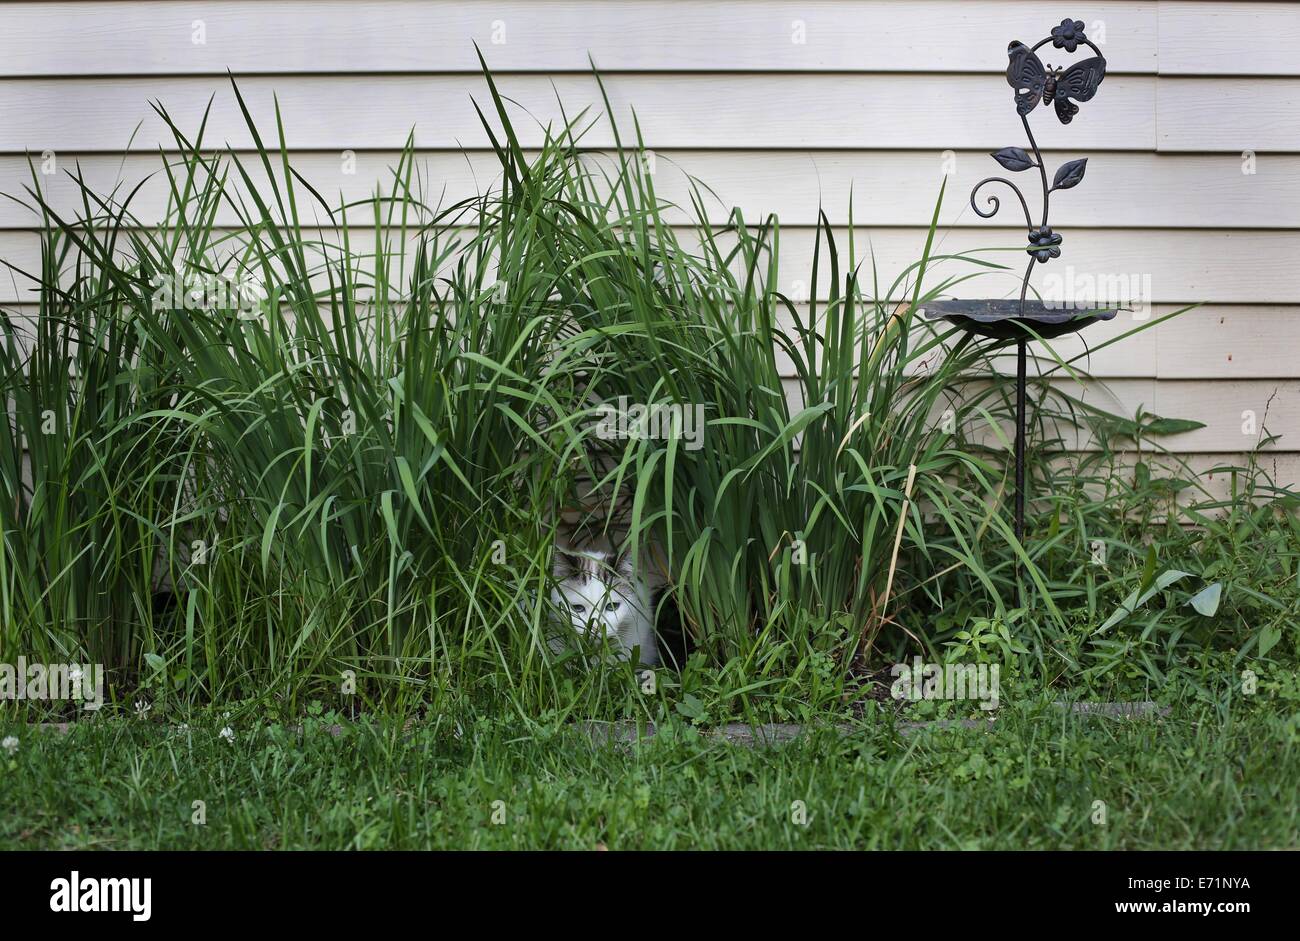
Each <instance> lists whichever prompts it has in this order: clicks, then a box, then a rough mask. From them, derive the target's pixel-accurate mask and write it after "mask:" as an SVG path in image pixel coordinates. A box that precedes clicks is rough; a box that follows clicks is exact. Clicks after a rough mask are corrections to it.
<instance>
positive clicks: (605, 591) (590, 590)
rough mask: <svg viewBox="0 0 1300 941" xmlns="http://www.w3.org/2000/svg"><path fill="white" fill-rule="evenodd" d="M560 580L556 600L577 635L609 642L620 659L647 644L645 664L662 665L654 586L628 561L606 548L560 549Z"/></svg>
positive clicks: (559, 611)
mask: <svg viewBox="0 0 1300 941" xmlns="http://www.w3.org/2000/svg"><path fill="white" fill-rule="evenodd" d="M556 553H557V558H563V560H564V561H563V562H557V564H556V581H555V585H554V587H553V588H552V589H551V604H552V605H553V607H554V609H555V611H556V613H557V615H558V616H559V617H561V618H563V617H565V616H566V615H567V617H568V620H569V626H570V627H571V628H572V629H573V631H574V633H575V634H576V635H577V636H578V637H579V638H581V639H583V640H585V641H587V642H600V643H604V644H606V645H607V646H608V648H609V649H610V652H611V653H613V654H614V655H615V656H616V657H618V658H619V659H620V660H627V659H629V658H630V657H631V656H632V651H633V649H634V648H636V647H640V648H641V657H640V662H641V663H642V664H644V665H646V666H654V665H656V664H658V663H659V648H658V644H657V643H656V641H655V632H654V623H653V621H652V620H651V604H650V588H649V586H648V585H647V583H646V581H645V579H644V578H642V577H641V576H640V575H639V574H638V573H637V572H636V571H635V570H634V568H633V566H632V565H631V564H630V563H629V562H628V560H627V559H626V557H621V556H616V555H614V554H612V553H610V552H606V551H604V550H602V549H561V548H557V549H556Z"/></svg>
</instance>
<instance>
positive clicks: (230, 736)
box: [220, 726, 235, 742]
mask: <svg viewBox="0 0 1300 941" xmlns="http://www.w3.org/2000/svg"><path fill="white" fill-rule="evenodd" d="M220 735H221V737H222V738H224V739H225V740H226V741H227V742H233V741H234V740H235V730H234V729H232V728H231V727H230V726H226V727H225V728H224V729H222V730H221V733H220Z"/></svg>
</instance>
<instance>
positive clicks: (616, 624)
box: [551, 578, 629, 638]
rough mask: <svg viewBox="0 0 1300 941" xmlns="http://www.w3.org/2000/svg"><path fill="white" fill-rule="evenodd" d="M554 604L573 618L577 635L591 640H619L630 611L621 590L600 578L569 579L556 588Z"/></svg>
mask: <svg viewBox="0 0 1300 941" xmlns="http://www.w3.org/2000/svg"><path fill="white" fill-rule="evenodd" d="M551 601H552V602H553V603H554V605H555V607H556V610H558V611H560V612H563V613H565V614H567V615H568V616H569V622H570V623H571V624H572V625H573V629H574V630H575V631H577V632H578V633H579V634H581V635H582V636H584V637H591V638H600V637H608V638H613V637H616V636H618V632H619V628H620V627H621V626H622V624H623V622H624V620H625V619H626V617H627V614H628V611H629V604H628V601H627V599H626V598H624V597H623V595H622V594H621V593H620V592H619V591H618V589H617V588H616V587H614V586H613V585H610V584H609V583H607V582H604V581H602V580H600V579H598V578H588V579H586V580H585V581H584V580H581V579H577V578H570V579H566V580H565V581H563V582H560V583H559V584H558V585H556V586H555V588H554V590H553V591H552V592H551Z"/></svg>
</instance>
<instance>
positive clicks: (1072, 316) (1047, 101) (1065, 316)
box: [923, 19, 1115, 570]
mask: <svg viewBox="0 0 1300 941" xmlns="http://www.w3.org/2000/svg"><path fill="white" fill-rule="evenodd" d="M1048 43H1051V44H1052V46H1053V48H1055V49H1060V50H1063V51H1064V52H1066V53H1073V52H1075V50H1076V49H1078V47H1079V46H1081V45H1083V46H1087V47H1088V48H1089V49H1091V50H1092V51H1093V52H1094V53H1096V55H1095V56H1092V57H1090V58H1086V59H1083V60H1082V61H1080V62H1078V63H1075V64H1073V65H1068V66H1064V67H1062V66H1058V67H1056V68H1052V66H1051V65H1046V66H1045V65H1043V62H1042V60H1041V59H1039V58H1038V55H1037V53H1038V50H1039V49H1040V48H1041V47H1043V46H1045V45H1047V44H1048ZM1007 55H1008V57H1009V59H1010V61H1009V63H1008V65H1007V84H1009V85H1010V86H1011V88H1012V91H1013V92H1014V95H1015V104H1016V112H1017V113H1018V114H1019V115H1020V123H1021V124H1022V125H1024V128H1025V136H1026V137H1027V138H1028V139H1029V146H1030V148H1031V150H1030V151H1026V150H1024V149H1022V148H1020V147H1005V148H1003V149H1002V150H999V151H998V152H997V153H994V154H993V155H992V156H993V159H994V160H996V161H997V162H998V163H1000V164H1001V165H1002V166H1003V167H1004V168H1005V169H1007V170H1009V171H1011V172H1013V173H1018V172H1021V171H1023V170H1031V169H1037V170H1038V175H1039V178H1040V179H1041V180H1042V188H1043V212H1042V217H1041V221H1040V222H1039V223H1038V224H1037V225H1035V224H1034V221H1033V219H1032V218H1031V216H1030V214H1029V203H1028V202H1027V201H1026V199H1025V196H1024V194H1023V193H1022V192H1021V191H1020V188H1019V187H1017V186H1016V185H1015V184H1014V183H1012V182H1011V181H1010V180H1009V179H1007V178H1005V177H1000V176H991V177H988V178H987V179H984V180H981V181H980V182H978V183H976V184H975V187H974V188H973V189H972V190H971V194H970V204H971V208H972V209H974V210H975V213H976V215H978V216H980V218H983V219H988V218H990V217H992V216H994V215H996V214H997V211H998V208H999V205H1000V203H999V200H998V198H997V197H996V196H993V195H989V196H988V199H987V203H988V207H989V208H988V209H987V210H985V209H981V208H980V206H979V205H978V204H977V203H976V201H975V199H976V196H977V195H978V194H979V192H980V190H981V189H983V188H984V187H985V186H987V185H989V184H992V183H1001V184H1002V185H1004V186H1007V187H1009V188H1010V189H1011V191H1012V192H1014V193H1015V194H1016V197H1017V198H1018V199H1019V201H1020V207H1021V209H1023V210H1024V214H1025V227H1026V228H1027V229H1028V232H1029V244H1028V246H1027V247H1026V248H1025V251H1026V252H1028V254H1029V264H1028V266H1027V267H1026V268H1025V276H1024V279H1023V280H1022V282H1021V285H1020V299H1019V300H1018V301H1016V300H1005V299H1004V300H976V301H967V300H943V301H931V302H930V303H928V304H926V305H925V308H924V310H923V313H924V315H925V316H926V317H927V318H930V319H937V318H943V319H945V320H948V321H949V322H951V323H953V324H956V325H957V326H959V327H961V328H962V329H964V330H967V331H969V332H971V333H974V334H977V335H979V336H983V337H989V338H991V339H994V340H1001V341H1014V342H1015V344H1016V444H1015V465H1016V468H1015V469H1016V511H1015V512H1016V538H1017V539H1018V540H1021V541H1023V540H1024V534H1025V491H1026V486H1025V361H1026V346H1027V344H1028V342H1029V341H1030V340H1032V339H1035V338H1043V339H1051V338H1053V337H1059V336H1063V335H1064V334H1067V333H1074V332H1075V331H1076V330H1081V329H1082V328H1084V327H1086V326H1087V325H1088V324H1090V323H1095V322H1097V321H1098V320H1110V319H1112V318H1113V317H1114V316H1115V310H1081V309H1079V308H1077V307H1073V306H1066V305H1064V304H1045V303H1043V302H1042V301H1038V300H1029V301H1027V300H1026V299H1025V295H1026V293H1027V292H1028V290H1029V276H1030V275H1031V274H1032V273H1033V270H1034V265H1035V264H1044V263H1046V262H1047V261H1049V260H1050V259H1052V258H1058V257H1060V254H1061V241H1062V239H1061V236H1060V234H1059V233H1056V232H1053V231H1052V229H1051V227H1050V226H1049V225H1048V224H1047V214H1048V208H1049V202H1050V200H1051V194H1052V193H1054V192H1055V191H1056V190H1064V189H1070V188H1072V187H1074V186H1076V185H1078V183H1079V181H1080V180H1082V179H1083V174H1084V170H1085V168H1086V167H1087V164H1088V161H1087V158H1084V159H1082V160H1071V161H1069V162H1067V163H1064V164H1062V165H1061V166H1060V167H1059V168H1058V169H1057V171H1056V173H1055V174H1054V176H1053V178H1052V183H1051V185H1050V186H1049V185H1048V182H1047V168H1046V167H1045V166H1044V164H1043V155H1042V152H1041V151H1040V150H1039V149H1038V142H1037V141H1036V140H1034V133H1033V131H1031V130H1030V129H1029V115H1030V113H1031V112H1033V110H1034V109H1035V107H1037V105H1038V104H1039V103H1040V102H1041V103H1042V104H1043V105H1044V106H1048V105H1054V106H1055V109H1056V117H1057V119H1058V120H1060V122H1061V123H1062V124H1069V123H1070V122H1071V121H1072V120H1073V119H1074V116H1075V115H1076V114H1078V113H1079V107H1078V105H1077V104H1075V102H1076V101H1082V102H1086V101H1089V100H1090V99H1091V98H1092V97H1093V96H1094V95H1095V94H1096V93H1097V86H1098V85H1100V84H1101V81H1102V79H1103V78H1105V77H1106V60H1105V58H1104V57H1103V56H1102V54H1101V50H1100V49H1098V48H1097V47H1096V45H1094V44H1093V42H1092V41H1091V40H1090V39H1088V38H1087V37H1086V36H1085V35H1084V25H1083V22H1082V21H1080V20H1068V19H1067V20H1062V21H1061V25H1060V26H1057V27H1056V28H1055V29H1053V30H1052V32H1051V35H1049V36H1047V37H1046V38H1045V39H1042V40H1039V42H1038V43H1037V44H1036V45H1034V46H1033V47H1032V48H1030V47H1028V46H1026V45H1025V44H1024V43H1022V42H1019V41H1015V42H1012V43H1011V44H1010V45H1009V46H1008V47H1007ZM1072 99H1073V100H1072ZM1018 569H1019V566H1017V570H1018Z"/></svg>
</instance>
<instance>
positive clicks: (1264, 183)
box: [0, 150, 1300, 234]
mask: <svg viewBox="0 0 1300 941" xmlns="http://www.w3.org/2000/svg"><path fill="white" fill-rule="evenodd" d="M1076 155H1077V151H1076V152H1073V153H1071V152H1060V153H1048V154H1046V155H1045V159H1046V161H1047V165H1048V166H1049V167H1055V166H1059V165H1060V164H1061V163H1063V162H1064V161H1066V160H1068V159H1071V158H1073V157H1074V156H1076ZM399 157H400V154H399V153H397V152H395V151H359V152H355V153H354V155H353V157H352V158H349V160H347V161H345V160H344V159H342V158H341V157H340V155H339V154H337V153H321V152H318V151H305V152H300V153H296V154H293V155H291V162H292V164H293V166H294V168H295V169H296V170H297V171H298V172H299V173H300V174H302V176H303V178H305V179H306V180H308V181H309V182H310V183H311V184H312V186H314V187H315V188H316V189H317V190H318V191H320V192H321V194H322V195H324V196H325V197H326V198H327V199H328V200H329V201H330V204H331V205H332V206H337V205H338V204H339V203H340V202H341V201H347V202H353V201H357V200H362V199H366V198H368V197H370V196H371V195H373V194H374V192H375V191H376V188H377V187H378V189H379V190H380V191H381V192H383V191H387V190H389V189H391V186H392V168H393V167H396V166H397V162H398V159H399ZM170 159H171V160H172V161H173V162H175V161H176V160H178V159H179V158H177V157H176V156H175V155H173V156H172V157H171V158H170ZM240 159H241V161H242V162H243V165H244V168H245V169H246V170H247V171H248V172H249V174H250V175H251V176H252V177H253V178H254V179H256V180H258V181H259V188H260V190H261V191H262V192H263V193H269V190H270V188H269V186H267V184H266V174H265V171H264V170H263V168H262V164H261V161H260V159H259V158H258V157H257V155H256V154H247V153H245V154H242V155H240ZM586 159H587V161H588V164H589V165H590V166H591V167H592V169H593V172H595V171H597V170H600V169H604V170H612V168H613V167H614V166H615V163H616V158H615V157H614V156H612V155H611V154H608V153H606V154H595V153H593V154H590V155H588V156H587V158H586ZM36 163H37V167H38V169H41V168H42V166H44V167H45V169H48V170H51V171H52V172H50V173H48V174H43V175H41V176H40V177H39V179H40V183H41V186H42V188H43V191H44V192H45V193H46V198H47V199H48V200H49V201H50V203H51V205H53V206H54V207H56V210H57V211H58V212H60V213H61V214H63V215H64V217H65V218H70V217H71V216H72V215H73V214H75V213H78V212H80V211H81V196H80V191H79V189H78V187H77V184H76V183H75V182H74V180H73V179H72V178H71V177H70V176H69V174H72V173H75V174H79V175H81V177H82V178H83V179H84V180H85V182H86V184H87V185H88V186H89V187H90V188H91V189H92V190H93V191H94V192H96V193H99V194H108V193H110V192H112V191H113V190H114V189H115V188H117V189H118V192H119V193H120V194H122V195H125V194H127V193H130V192H132V191H133V190H134V189H135V187H136V184H138V183H140V182H141V181H146V180H147V182H146V183H145V185H144V187H143V188H142V189H140V190H139V191H138V192H136V193H135V195H134V196H133V197H132V202H131V208H132V211H133V213H134V214H135V216H136V218H137V219H139V220H141V221H143V222H145V223H150V224H152V223H156V222H159V221H161V220H162V218H163V213H164V211H165V209H166V207H167V203H168V197H169V196H170V188H169V185H168V181H167V178H166V175H165V173H164V172H163V171H162V158H161V157H159V156H158V155H157V154H132V155H129V156H127V157H126V158H125V159H123V157H122V156H121V155H118V154H111V155H110V154H94V153H91V154H75V153H72V154H56V155H55V158H54V160H53V162H52V163H48V162H46V161H42V160H41V159H40V158H39V157H38V158H37V160H36ZM415 167H416V170H417V176H418V177H420V178H421V179H422V180H423V185H424V192H425V193H426V195H427V196H428V197H429V199H430V201H434V202H436V201H438V199H439V198H441V202H442V203H443V205H451V204H454V203H455V202H457V201H459V200H462V199H465V198H467V197H470V196H472V195H474V194H476V193H480V192H484V191H486V190H487V189H488V188H496V187H497V186H498V185H499V183H500V164H499V162H498V161H497V159H496V156H495V155H494V154H492V153H491V152H484V151H471V152H468V153H464V154H461V153H454V152H450V151H422V152H420V153H418V154H417V155H416V160H415ZM653 168H654V184H655V189H656V192H657V193H658V195H659V198H660V199H661V200H662V201H664V202H666V203H672V204H674V205H676V206H679V207H684V209H683V211H680V212H675V213H669V218H670V219H671V220H672V221H675V222H684V221H688V219H689V215H688V214H689V212H690V209H691V200H690V187H691V178H692V177H693V178H695V179H697V180H699V181H700V183H701V184H703V186H705V187H707V188H708V190H711V191H712V193H713V194H715V195H716V198H714V196H711V195H710V194H709V192H708V191H707V190H706V191H704V192H703V196H704V204H705V208H706V209H707V210H708V212H709V220H710V221H711V222H713V223H722V222H725V221H726V219H727V216H728V214H729V212H730V209H731V207H733V206H735V207H738V208H739V209H740V210H741V211H742V212H743V214H744V217H745V218H746V219H750V220H757V219H760V218H762V217H764V216H766V215H768V214H771V213H775V214H776V215H777V216H778V217H779V218H780V220H781V221H782V222H783V223H785V224H787V225H811V224H814V223H815V222H816V221H817V212H818V208H819V207H821V208H823V209H825V211H826V213H827V215H828V216H829V218H830V219H831V221H832V222H834V223H836V224H847V222H848V208H849V204H850V203H849V201H850V197H851V198H852V206H853V216H854V219H855V220H856V221H857V223H858V224H860V225H867V226H915V225H918V224H922V223H924V222H927V221H928V220H929V219H930V216H931V214H932V213H933V211H934V204H935V201H936V199H937V197H938V193H939V186H940V184H941V183H943V182H944V176H943V174H944V171H945V170H950V171H951V172H950V173H949V175H948V177H947V181H946V195H945V197H944V205H943V209H942V211H941V214H940V217H939V221H940V224H941V225H944V226H972V227H976V228H983V227H987V226H989V225H990V224H991V222H992V221H997V222H1001V223H1003V224H1006V223H1007V222H1008V221H1010V220H1011V219H1014V216H1011V217H1008V216H1007V213H1008V212H1012V211H1013V210H1014V209H1015V197H1014V196H1011V195H1009V193H1008V192H1007V191H1006V190H1005V189H1004V188H1002V187H999V186H996V185H994V186H990V187H988V188H987V189H986V190H983V191H981V196H982V197H983V196H988V195H990V194H993V195H998V196H999V198H1000V199H1003V211H1002V214H1001V215H999V216H998V217H997V218H996V220H989V221H986V220H984V219H981V218H979V216H977V215H976V214H975V213H974V211H973V210H972V209H971V207H970V203H969V201H968V196H969V193H970V189H971V187H972V186H973V185H974V184H975V183H977V182H979V181H980V180H981V179H983V178H985V177H986V176H989V175H991V174H992V173H994V172H999V168H998V166H997V164H996V163H994V161H993V160H992V159H991V158H990V157H989V155H988V153H987V152H986V151H960V152H949V153H947V154H945V153H944V152H943V151H937V150H928V151H918V150H911V151H834V150H821V151H763V150H746V151H680V150H678V151H674V150H667V151H658V152H656V153H655V156H654V161H653ZM348 170H351V171H352V172H347V171H348ZM1254 170H1255V172H1254V173H1243V172H1242V161H1241V159H1240V155H1238V154H1222V155H1199V154H1162V155H1157V154H1142V153H1115V152H1112V153H1104V154H1097V155H1095V156H1093V157H1092V158H1091V159H1090V160H1089V163H1088V175H1087V180H1086V184H1085V186H1086V188H1083V189H1079V190H1076V191H1073V192H1062V193H1060V194H1059V195H1056V196H1055V197H1054V198H1053V200H1052V222H1053V225H1054V226H1055V227H1056V228H1058V229H1060V230H1062V231H1065V232H1066V233H1067V234H1068V232H1069V230H1070V229H1072V228H1078V227H1093V228H1142V229H1151V228H1196V229H1201V228H1222V229H1231V228H1249V229H1261V228H1262V229H1269V228H1293V227H1295V226H1296V225H1297V224H1300V155H1296V156H1272V155H1265V156H1261V157H1260V158H1259V159H1258V160H1257V161H1256V163H1255V166H1254ZM65 171H66V172H65ZM277 173H279V170H278V167H277ZM30 176H31V171H30V169H29V167H28V164H27V158H26V157H25V156H18V155H11V156H6V157H0V180H5V181H7V183H8V189H9V191H10V192H14V193H15V194H19V195H21V192H20V189H21V187H22V186H23V185H27V184H29V183H30ZM231 180H232V185H235V186H237V187H238V188H239V189H240V190H241V191H242V189H243V187H242V183H240V181H239V180H238V174H237V173H232V174H231ZM1017 182H1018V183H1019V184H1020V185H1021V188H1022V189H1023V190H1024V191H1025V194H1026V197H1027V198H1028V199H1030V200H1031V209H1032V208H1033V207H1035V206H1037V204H1038V201H1039V199H1041V195H1040V194H1039V184H1038V181H1037V178H1036V177H1035V176H1034V174H1032V173H1024V174H1021V175H1019V177H1018V178H1017ZM34 218H35V217H34V216H33V215H32V213H31V212H30V211H28V210H27V209H26V208H25V207H24V206H22V205H20V204H18V203H16V202H14V201H13V200H7V199H6V200H0V228H28V227H31V226H32V225H33V224H34ZM217 224H218V225H225V226H229V225H235V224H237V216H236V213H235V211H234V209H232V208H231V207H230V206H229V205H226V204H224V203H223V204H222V206H221V207H220V208H219V210H218V214H217Z"/></svg>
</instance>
